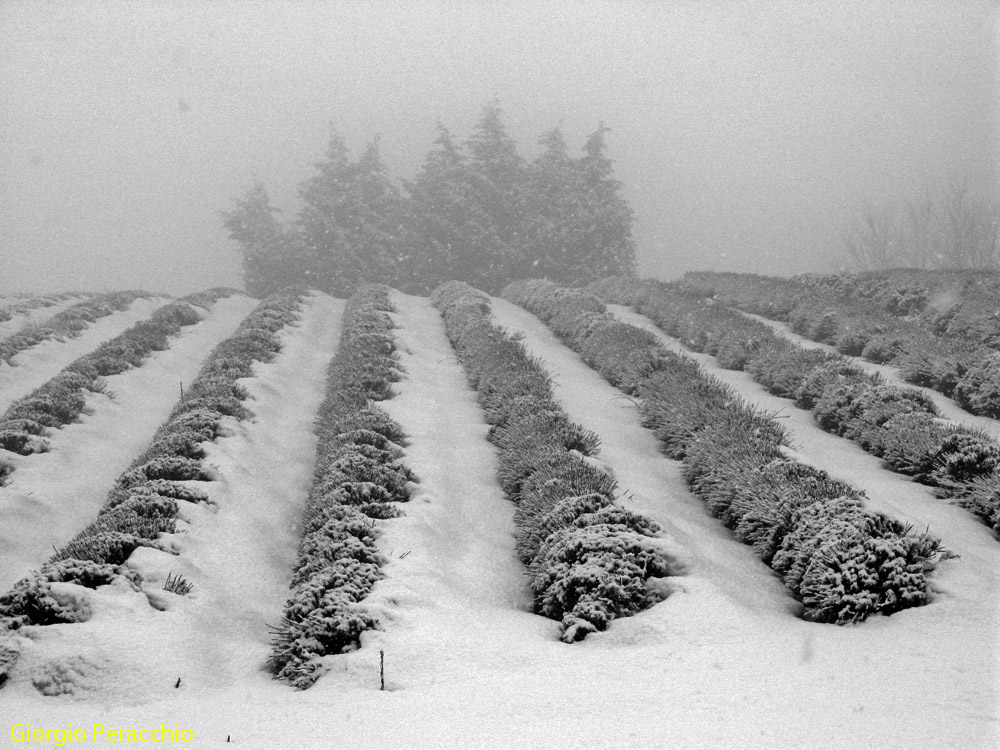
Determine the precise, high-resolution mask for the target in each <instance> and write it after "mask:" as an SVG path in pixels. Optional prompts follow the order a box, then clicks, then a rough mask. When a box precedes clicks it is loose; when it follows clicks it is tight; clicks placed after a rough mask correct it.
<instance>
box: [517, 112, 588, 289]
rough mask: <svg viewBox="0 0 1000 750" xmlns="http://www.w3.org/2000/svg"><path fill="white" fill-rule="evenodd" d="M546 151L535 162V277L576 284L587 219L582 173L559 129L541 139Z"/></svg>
mask: <svg viewBox="0 0 1000 750" xmlns="http://www.w3.org/2000/svg"><path fill="white" fill-rule="evenodd" d="M538 142H539V144H541V145H542V146H544V147H545V150H544V151H543V152H542V153H541V154H540V155H539V156H538V157H537V158H536V159H535V160H534V162H532V165H531V190H532V193H533V194H534V197H535V199H536V200H535V211H534V215H533V216H532V224H531V230H530V237H531V244H530V247H531V254H532V256H533V257H532V266H533V267H532V274H531V275H532V276H542V277H545V278H547V279H550V280H552V281H558V282H561V283H567V282H568V283H572V282H573V281H575V280H576V279H577V278H578V277H579V275H580V273H581V269H580V266H581V265H583V261H584V259H583V258H582V257H580V254H579V246H578V240H579V236H580V235H581V231H580V221H581V219H583V216H582V211H583V203H582V198H583V196H582V194H581V192H582V188H583V184H582V183H583V181H582V179H581V177H582V172H581V170H580V169H579V165H578V164H576V163H574V161H573V159H571V158H570V156H569V154H568V153H567V151H566V141H565V139H564V138H563V134H562V131H561V130H559V128H556V129H554V130H550V131H549V132H547V133H545V134H544V135H543V136H542V137H541V138H539V139H538Z"/></svg>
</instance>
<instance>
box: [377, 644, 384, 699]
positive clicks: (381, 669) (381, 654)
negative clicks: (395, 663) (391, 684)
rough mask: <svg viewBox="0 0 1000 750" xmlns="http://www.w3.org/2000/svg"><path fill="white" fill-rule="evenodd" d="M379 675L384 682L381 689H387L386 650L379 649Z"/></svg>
mask: <svg viewBox="0 0 1000 750" xmlns="http://www.w3.org/2000/svg"><path fill="white" fill-rule="evenodd" d="M378 676H379V679H380V680H381V682H382V687H380V688H379V690H385V651H383V650H382V649H379V652H378Z"/></svg>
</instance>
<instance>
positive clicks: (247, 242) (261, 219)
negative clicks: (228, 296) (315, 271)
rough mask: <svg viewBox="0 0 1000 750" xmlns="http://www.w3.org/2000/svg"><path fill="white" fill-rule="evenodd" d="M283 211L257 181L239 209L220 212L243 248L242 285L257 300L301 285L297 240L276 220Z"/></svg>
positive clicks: (231, 236) (243, 198)
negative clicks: (273, 202)
mask: <svg viewBox="0 0 1000 750" xmlns="http://www.w3.org/2000/svg"><path fill="white" fill-rule="evenodd" d="M280 210H281V209H278V208H275V207H274V206H272V205H271V200H270V197H269V196H268V194H267V190H266V189H265V188H264V185H263V183H262V182H260V181H259V180H257V181H256V182H254V185H253V187H251V188H250V189H249V190H248V191H247V192H246V194H245V195H244V196H243V197H242V198H237V199H236V208H235V209H232V210H229V211H220V214H221V215H222V223H223V226H225V227H226V229H228V230H229V236H230V238H231V239H234V240H236V241H237V242H238V243H239V244H240V249H241V254H242V266H243V284H244V286H245V287H246V290H247V292H248V293H249V294H251V295H253V296H254V297H266V296H267V295H269V294H272V293H274V292H276V291H278V290H279V289H282V288H284V287H286V286H288V285H290V284H295V283H298V282H299V281H301V278H300V276H301V273H302V270H303V269H302V268H301V261H300V259H299V258H297V257H296V254H295V252H294V246H295V243H294V240H293V238H292V237H291V236H290V235H289V233H288V232H287V230H286V229H285V227H283V226H282V225H281V224H280V223H279V222H278V220H277V219H276V218H275V214H276V213H279V212H280Z"/></svg>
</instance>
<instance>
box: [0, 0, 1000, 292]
mask: <svg viewBox="0 0 1000 750" xmlns="http://www.w3.org/2000/svg"><path fill="white" fill-rule="evenodd" d="M998 47H1000V3H998V2H997V1H995V0H968V1H965V0H933V1H931V0H899V1H898V2H878V1H877V0H857V1H855V0H837V1H836V2H834V1H833V0H821V1H818V2H810V1H809V0H785V1H782V0H741V1H737V0H715V1H713V0H697V1H695V0H692V1H685V0H661V1H660V2H638V1H637V0H636V1H629V0H615V1H614V2H595V1H590V0H576V1H574V2H566V1H564V2H542V1H539V0H534V1H532V2H526V3H514V2H476V1H475V0H465V1H464V2H458V1H455V0H453V1H449V2H424V1H422V0H408V1H406V2H403V1H402V0H400V1H398V2H372V1H371V0H368V1H367V2H346V1H344V0H341V1H337V0H332V1H328V2H297V1H295V0H273V1H272V2H252V1H250V0H197V2H180V1H178V0H171V1H169V2H167V1H166V0H164V1H162V2H151V1H148V0H127V1H123V2H100V1H99V0H80V1H78V2H58V1H52V2H50V1H44V2H43V1H42V0H26V1H24V2H16V1H12V0H0V293H2V292H7V291H49V290H60V289H64V290H65V289H114V288H123V287H140V288H146V289H155V290H165V291H168V292H171V293H174V294H179V293H187V292H191V291H196V290H199V289H204V288H206V287H207V286H212V285H217V284H227V285H239V283H240V282H239V273H238V257H237V255H236V248H235V245H234V243H232V242H231V241H230V240H228V238H227V236H226V232H225V231H224V230H223V229H222V227H221V223H220V219H219V216H218V211H219V210H221V209H225V208H228V207H230V206H231V201H232V198H233V197H234V196H236V195H238V194H240V193H242V192H243V191H244V190H245V189H246V188H248V187H249V186H250V184H251V182H252V180H253V179H254V177H259V178H260V179H262V180H263V181H264V183H265V185H266V186H267V187H268V189H269V191H270V192H271V195H272V197H273V198H274V199H275V201H276V202H277V203H278V204H279V205H281V206H283V207H284V208H285V209H286V211H287V213H286V216H287V215H293V214H294V212H295V210H296V209H297V201H296V187H297V185H298V183H299V182H301V181H302V180H303V179H304V178H306V177H308V176H310V175H311V174H312V173H313V165H314V163H315V162H316V161H318V160H319V159H321V158H322V155H323V151H324V149H325V146H326V142H327V137H328V133H329V124H330V123H333V124H334V126H335V127H336V128H337V129H338V131H339V132H340V133H341V134H342V135H343V136H344V137H345V139H346V141H347V143H348V145H349V146H350V147H351V149H352V150H353V152H354V153H355V154H357V153H359V152H360V151H361V150H362V149H363V148H364V146H365V144H366V143H367V142H368V141H369V140H370V139H372V138H373V137H375V136H376V135H378V136H380V138H381V147H382V153H383V156H384V158H385V160H386V162H387V163H388V164H389V166H390V168H391V170H392V172H393V173H394V174H395V175H396V176H398V177H411V176H412V175H413V174H414V173H415V171H416V170H417V168H418V166H419V164H420V163H421V161H422V160H423V157H424V155H425V154H426V152H427V151H428V150H429V149H430V148H431V146H432V142H433V139H434V137H435V125H436V123H437V122H439V121H440V122H442V123H443V124H444V125H446V126H447V127H448V128H449V129H451V130H452V132H453V133H455V134H456V135H457V136H459V137H461V138H465V137H466V136H467V135H468V134H469V133H470V131H471V128H472V126H473V124H474V123H475V121H476V119H477V117H478V115H479V113H480V111H481V110H482V108H483V106H484V105H485V104H487V103H488V102H489V101H490V100H491V99H492V98H494V97H498V98H499V99H500V103H501V106H502V108H503V111H504V117H505V122H506V124H507V126H508V129H509V131H510V133H511V135H513V136H514V138H515V139H516V140H517V141H518V143H519V144H520V147H521V152H522V154H523V155H524V156H526V157H529V158H530V157H531V156H533V155H534V154H535V153H536V139H537V138H538V136H539V135H540V134H541V133H543V132H544V131H546V130H549V129H551V128H552V127H554V126H556V125H558V124H560V123H561V124H562V127H563V129H564V133H565V135H566V137H567V141H568V142H569V145H570V147H571V148H572V149H573V150H574V151H575V150H578V149H579V148H580V147H582V145H583V141H584V139H585V137H586V135H587V134H589V133H590V132H592V131H593V130H595V129H596V128H597V126H598V124H599V123H600V122H602V121H603V122H604V123H605V124H607V125H608V126H609V127H610V128H611V133H610V134H609V147H610V155H611V157H612V158H613V159H614V160H615V166H616V173H617V176H618V177H619V178H620V179H621V180H622V181H623V182H624V183H625V193H626V197H627V198H628V199H629V201H630V202H631V204H632V206H633V208H634V209H635V210H636V214H637V218H636V225H635V235H636V239H637V242H638V246H639V261H640V272H642V273H643V274H644V275H654V276H660V277H663V278H671V277H674V276H677V275H679V274H680V273H681V272H683V271H685V270H689V269H700V268H714V269H719V270H723V269H725V270H746V271H757V272H760V273H776V274H785V273H797V272H802V271H808V270H823V271H826V270H831V269H834V268H836V267H837V266H838V265H839V264H840V263H841V262H842V261H841V254H840V252H841V251H840V239H839V238H840V233H841V230H842V227H843V226H844V224H845V223H846V222H849V221H850V220H851V218H852V217H854V216H856V215H857V213H858V211H859V210H860V208H861V207H862V206H863V205H864V204H865V203H866V202H868V201H878V200H883V199H892V198H894V197H895V198H899V199H902V197H905V196H906V195H907V194H908V191H913V190H915V189H916V188H917V187H918V186H920V185H922V184H924V183H926V182H927V181H928V180H932V179H941V178H943V179H947V178H950V177H952V176H955V175H958V176H963V177H964V176H968V177H970V178H971V179H972V180H973V181H975V182H978V183H979V184H980V185H985V186H989V187H990V188H992V189H993V190H995V189H996V185H997V181H998V180H997V178H998V168H997V163H998V145H1000V144H998V124H1000V85H998Z"/></svg>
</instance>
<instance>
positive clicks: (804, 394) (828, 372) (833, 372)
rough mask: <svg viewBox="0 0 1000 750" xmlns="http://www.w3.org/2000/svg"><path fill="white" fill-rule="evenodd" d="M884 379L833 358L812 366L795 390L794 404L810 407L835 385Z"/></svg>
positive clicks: (859, 383)
mask: <svg viewBox="0 0 1000 750" xmlns="http://www.w3.org/2000/svg"><path fill="white" fill-rule="evenodd" d="M884 382H885V381H884V380H883V379H882V378H881V377H880V376H878V375H870V374H868V373H866V372H865V371H864V370H862V369H860V368H859V367H855V366H854V365H852V364H850V363H849V362H848V361H847V360H843V359H833V360H830V361H828V362H826V363H823V364H821V365H819V366H818V367H815V368H813V369H812V370H811V371H810V372H809V373H808V375H807V376H806V378H805V380H803V381H802V384H801V385H800V386H799V387H798V388H797V389H796V390H795V405H796V406H798V407H799V408H800V409H812V408H814V407H815V406H816V403H817V402H818V401H819V400H820V399H821V398H823V396H824V395H825V394H826V393H827V392H828V391H831V390H832V389H833V388H835V387H836V386H865V385H881V384H883V383H884Z"/></svg>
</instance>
